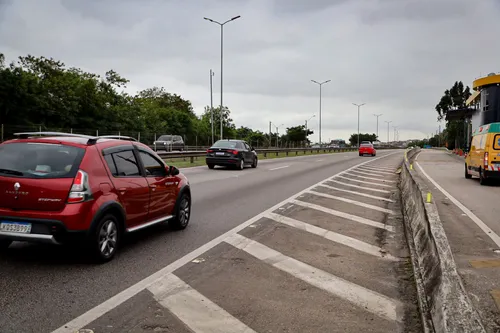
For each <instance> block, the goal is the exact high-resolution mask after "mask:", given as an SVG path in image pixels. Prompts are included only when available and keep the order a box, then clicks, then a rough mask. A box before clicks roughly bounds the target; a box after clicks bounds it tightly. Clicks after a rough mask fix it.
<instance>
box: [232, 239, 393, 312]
mask: <svg viewBox="0 0 500 333" xmlns="http://www.w3.org/2000/svg"><path fill="white" fill-rule="evenodd" d="M224 241H225V242H226V243H228V244H231V245H232V246H234V247H236V248H238V249H240V250H243V251H245V252H246V253H248V254H250V255H252V256H254V257H256V258H257V259H260V260H263V261H265V262H266V263H268V264H269V265H271V266H273V267H276V268H278V269H280V270H282V271H284V272H287V273H288V274H290V275H292V276H294V277H296V278H298V279H300V280H302V281H304V282H307V283H309V284H311V285H313V286H315V287H317V288H320V289H322V290H325V291H327V292H329V293H331V294H333V295H336V296H338V297H340V298H343V299H345V300H347V301H349V302H351V303H353V304H355V305H357V306H359V307H360V308H362V309H365V310H367V311H369V312H371V313H373V314H375V315H377V316H380V317H382V318H386V319H389V320H393V321H401V318H400V317H399V316H398V315H397V313H398V308H401V307H402V305H401V304H400V302H398V301H397V300H394V299H392V298H389V297H387V296H384V295H382V294H379V293H377V292H375V291H373V290H370V289H367V288H364V287H362V286H359V285H357V284H354V283H352V282H349V281H346V280H344V279H342V278H339V277H337V276H335V275H332V274H330V273H327V272H325V271H323V270H320V269H318V268H315V267H313V266H311V265H308V264H306V263H303V262H301V261H298V260H296V259H293V258H290V257H288V256H286V255H284V254H282V253H280V252H278V251H276V250H273V249H271V248H269V247H267V246H265V245H262V244H260V243H258V242H256V241H254V240H251V239H248V238H246V237H243V236H241V235H239V234H234V235H232V236H230V237H228V238H226V239H225V240H224Z"/></svg>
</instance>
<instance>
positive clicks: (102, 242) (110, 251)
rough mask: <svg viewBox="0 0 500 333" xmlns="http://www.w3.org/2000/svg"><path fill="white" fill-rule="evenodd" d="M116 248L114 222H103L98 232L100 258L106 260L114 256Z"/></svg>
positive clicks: (116, 239) (116, 231)
mask: <svg viewBox="0 0 500 333" xmlns="http://www.w3.org/2000/svg"><path fill="white" fill-rule="evenodd" d="M117 246H118V227H117V226H116V223H115V221H113V220H111V219H109V220H107V221H105V222H104V223H103V224H102V226H101V229H100V230H99V251H100V252H101V256H103V257H105V258H107V257H111V256H113V255H114V254H115V251H116V249H117Z"/></svg>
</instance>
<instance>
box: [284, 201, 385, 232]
mask: <svg viewBox="0 0 500 333" xmlns="http://www.w3.org/2000/svg"><path fill="white" fill-rule="evenodd" d="M290 203H292V204H294V205H298V206H302V207H306V208H310V209H315V210H319V211H320V212H323V213H327V214H330V215H333V216H338V217H341V218H343V219H346V220H351V221H354V222H358V223H361V224H366V225H369V226H372V227H375V228H379V229H384V230H387V231H390V232H394V227H393V226H390V225H385V224H383V223H380V222H376V221H373V220H370V219H366V218H364V217H361V216H356V215H352V214H348V213H344V212H340V211H338V210H335V209H330V208H326V207H323V206H320V205H315V204H312V203H309V202H305V201H300V200H290Z"/></svg>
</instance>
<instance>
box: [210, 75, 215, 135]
mask: <svg viewBox="0 0 500 333" xmlns="http://www.w3.org/2000/svg"><path fill="white" fill-rule="evenodd" d="M214 75H215V74H214V72H213V71H212V70H210V122H211V125H212V144H214V140H215V139H214V95H213V89H212V87H213V86H212V77H213V76H214Z"/></svg>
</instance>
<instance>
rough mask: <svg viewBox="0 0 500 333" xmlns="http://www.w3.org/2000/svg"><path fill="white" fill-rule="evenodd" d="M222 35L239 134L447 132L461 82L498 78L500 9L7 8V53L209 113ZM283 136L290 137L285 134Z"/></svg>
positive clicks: (145, 0) (451, 2)
mask: <svg viewBox="0 0 500 333" xmlns="http://www.w3.org/2000/svg"><path fill="white" fill-rule="evenodd" d="M236 15H241V18H240V19H238V20H235V21H233V22H230V23H228V24H227V25H225V27H224V104H225V105H227V106H228V107H229V108H230V109H231V111H232V116H233V119H234V120H235V123H236V125H237V126H248V127H252V128H254V129H259V130H262V131H268V128H269V121H272V122H273V124H275V125H278V126H279V125H281V124H284V127H290V126H296V125H298V124H303V123H304V122H305V120H306V119H308V118H310V117H312V116H313V115H316V116H315V118H313V119H312V120H311V121H310V122H309V125H310V126H309V127H311V128H312V129H313V130H314V131H315V134H314V135H313V136H311V139H312V140H313V141H317V140H318V125H319V122H318V118H319V87H318V86H317V85H316V84H314V83H312V82H311V79H313V80H317V81H325V80H331V82H330V83H328V84H325V85H324V86H323V99H322V101H323V103H322V104H323V109H322V110H323V112H322V139H323V141H326V140H328V139H334V138H344V139H347V138H348V137H349V135H350V134H351V133H354V132H356V131H357V109H356V107H355V106H353V105H352V103H366V105H365V106H363V107H362V108H361V122H360V123H361V124H360V130H361V132H371V133H373V132H376V130H377V128H376V127H377V126H376V118H375V116H373V114H383V115H382V116H381V117H380V118H379V122H380V124H379V134H380V138H381V140H383V141H385V140H387V124H386V123H385V121H392V123H391V124H390V125H391V129H390V133H391V140H392V139H393V133H394V132H393V129H392V126H393V125H394V126H398V128H399V131H400V138H401V139H410V138H418V137H425V136H427V135H428V134H429V133H431V132H435V131H436V130H437V129H438V123H437V120H436V116H437V114H436V112H435V111H434V106H435V105H436V103H437V102H438V101H439V99H440V97H441V96H442V93H443V91H444V90H445V89H447V88H449V87H450V86H451V85H452V84H453V82H454V81H456V80H462V81H464V83H465V84H467V85H472V81H473V80H474V79H475V78H477V77H479V76H480V75H486V74H487V73H489V72H499V71H500V39H499V32H500V20H499V17H500V0H480V1H471V0H190V1H187V0H100V1H98V0H59V1H58V0H0V52H3V53H4V54H5V55H6V57H7V59H8V60H14V59H15V58H17V57H18V56H20V55H26V54H28V53H29V54H32V55H36V56H42V55H43V56H46V57H54V58H57V59H59V60H62V61H64V62H65V63H66V64H67V65H70V66H75V67H80V68H82V69H85V70H88V71H92V72H96V73H99V74H104V72H106V71H107V70H109V69H114V70H116V71H118V72H119V73H120V74H121V75H123V76H124V77H126V78H127V79H129V80H130V81H131V82H130V84H129V86H128V91H129V92H132V93H135V92H136V91H138V90H141V89H145V88H148V87H152V86H163V87H165V89H166V90H167V91H169V92H172V93H177V94H180V95H181V96H182V97H184V98H186V99H189V100H190V101H191V102H192V103H193V106H194V108H195V111H196V113H198V114H200V113H201V112H202V111H203V107H204V106H205V105H209V103H210V90H209V71H210V69H213V70H214V71H215V76H214V104H215V105H217V104H219V103H220V28H219V26H217V25H216V24H214V23H210V22H208V21H205V20H203V17H205V16H206V17H210V18H212V19H214V20H217V21H219V22H222V21H225V20H227V19H229V18H231V17H234V16H236ZM280 132H283V130H280Z"/></svg>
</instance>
